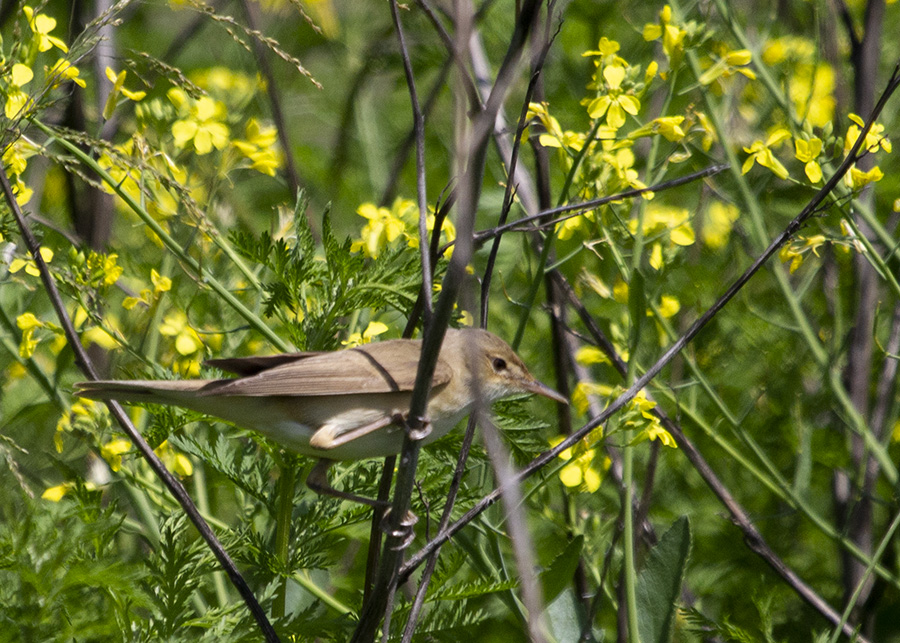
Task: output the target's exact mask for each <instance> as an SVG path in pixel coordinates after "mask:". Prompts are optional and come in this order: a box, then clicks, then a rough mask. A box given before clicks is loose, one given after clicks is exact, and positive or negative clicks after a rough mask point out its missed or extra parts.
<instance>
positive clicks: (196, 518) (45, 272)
mask: <svg viewBox="0 0 900 643" xmlns="http://www.w3.org/2000/svg"><path fill="white" fill-rule="evenodd" d="M0 188H2V190H3V196H4V197H5V199H6V203H7V205H8V207H9V209H10V211H11V212H12V213H13V217H14V218H15V219H16V223H17V224H18V226H19V231H20V232H21V234H22V239H23V240H24V242H25V246H26V247H27V248H28V251H29V252H30V253H31V256H32V259H33V260H34V263H35V265H36V266H37V268H38V270H39V271H40V274H41V281H42V282H43V284H44V289H45V291H46V292H47V296H48V297H49V299H50V302H51V304H52V305H53V308H54V310H55V311H56V315H57V317H58V318H59V323H60V325H61V326H62V328H63V331H64V333H65V336H66V340H67V342H68V344H69V346H70V347H71V349H72V351H73V352H74V353H75V362H76V363H77V364H78V365H79V367H80V368H81V370H82V372H83V373H84V374H85V376H86V377H88V378H89V379H91V380H96V379H98V377H97V372H96V370H95V369H94V366H93V363H92V362H91V360H90V358H89V357H88V354H87V352H86V351H85V349H84V348H83V347H82V345H81V339H80V338H79V337H78V333H77V332H76V331H75V327H74V326H73V325H72V320H71V319H70V318H69V314H68V312H67V310H66V307H65V304H64V303H63V301H62V297H61V296H60V294H59V289H58V288H57V287H56V281H55V280H54V278H53V275H52V274H51V273H50V270H49V268H48V267H47V264H46V263H45V262H44V259H43V257H42V256H41V253H40V249H41V248H40V244H39V243H38V241H37V239H36V238H35V236H34V235H33V234H32V232H31V230H30V229H29V228H28V225H27V224H26V222H25V217H24V215H23V213H22V210H21V208H20V207H19V204H18V203H17V202H16V199H15V196H14V195H13V193H12V187H11V186H10V184H9V178H8V177H7V176H6V170H5V169H4V168H3V167H0ZM106 404H107V406H108V407H109V411H110V413H111V414H112V416H113V417H114V418H115V419H116V421H117V422H118V423H119V425H120V426H121V427H122V429H123V430H124V431H125V433H126V434H127V435H128V437H129V439H130V440H131V442H132V443H133V444H134V445H135V447H136V448H137V449H138V451H140V452H141V455H142V456H143V457H144V459H145V460H146V461H147V464H149V465H150V468H151V469H152V470H153V472H154V473H155V474H156V475H157V476H158V477H159V479H160V480H162V482H163V484H164V485H165V486H166V488H168V490H169V492H170V493H171V494H172V496H173V497H174V498H175V500H177V501H178V504H180V505H181V507H182V509H183V510H184V512H185V513H186V514H187V516H188V518H189V519H190V520H191V522H192V523H193V524H194V526H195V527H196V528H197V531H199V532H200V535H201V536H202V537H203V540H205V541H206V544H207V545H208V546H209V548H210V549H211V550H212V552H213V554H214V555H215V556H216V559H218V561H219V564H220V565H221V566H222V569H224V570H225V573H226V574H228V578H229V579H230V580H231V582H232V584H233V585H234V586H235V588H237V590H238V593H240V595H241V597H242V598H243V599H244V602H245V603H246V604H247V607H248V609H249V610H250V612H251V613H252V614H253V618H254V619H256V622H257V624H258V625H259V628H260V630H262V632H263V635H264V636H265V639H266V641H268V642H270V643H276V642H278V641H279V638H278V635H277V634H276V633H275V629H274V628H273V627H272V624H271V623H269V619H268V618H266V613H265V611H264V610H263V609H262V607H261V606H260V604H259V602H258V601H257V600H256V597H255V596H254V595H253V592H252V591H251V589H250V587H249V586H248V585H247V582H246V581H245V580H244V578H243V576H241V573H240V572H239V571H238V569H237V567H236V566H235V564H234V561H232V560H231V557H230V556H229V555H228V552H227V551H225V548H224V547H223V546H222V543H220V542H219V540H218V538H216V535H215V534H214V533H213V531H212V529H210V527H209V525H208V524H207V523H206V521H205V520H204V519H203V516H201V515H200V512H199V511H198V510H197V507H196V505H194V502H193V501H192V500H191V497H190V496H189V495H188V492H187V491H186V490H185V488H184V487H183V486H182V484H181V483H180V482H179V481H178V479H177V478H176V477H175V476H174V475H173V474H172V473H171V472H169V470H168V469H166V466H165V465H164V464H163V463H162V461H161V460H160V459H159V457H158V456H157V455H156V454H155V453H154V452H153V449H152V448H150V445H149V444H147V441H146V440H144V438H143V436H142V435H141V434H140V432H138V430H137V429H136V428H135V427H134V425H133V424H132V423H131V420H130V419H129V418H128V415H127V414H126V413H125V410H124V409H123V408H122V406H121V405H120V404H119V403H118V402H115V401H111V400H110V401H108V402H107V403H106Z"/></svg>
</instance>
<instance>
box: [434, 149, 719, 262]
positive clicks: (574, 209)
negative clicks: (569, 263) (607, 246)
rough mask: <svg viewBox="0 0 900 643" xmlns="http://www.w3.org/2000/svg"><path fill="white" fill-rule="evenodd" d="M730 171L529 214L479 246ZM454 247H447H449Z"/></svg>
mask: <svg viewBox="0 0 900 643" xmlns="http://www.w3.org/2000/svg"><path fill="white" fill-rule="evenodd" d="M727 169H728V165H724V164H723V165H711V166H710V167H708V168H705V169H702V170H700V171H698V172H693V173H691V174H688V175H686V176H681V177H678V178H677V179H672V180H670V181H663V182H662V183H657V184H656V185H651V186H648V187H645V188H634V189H632V190H625V191H624V192H619V193H618V194H612V195H610V196H604V197H600V198H599V199H591V200H590V201H583V202H581V203H570V204H568V205H563V206H559V207H557V208H550V209H549V210H542V211H541V212H538V213H536V214H532V215H529V216H527V217H523V218H522V219H519V220H517V221H513V222H512V223H507V224H506V225H502V226H497V227H496V228H489V229H487V230H482V231H481V232H478V233H477V234H476V235H475V243H476V244H481V243H484V242H485V241H487V240H488V239H492V238H494V237H496V236H497V235H501V234H503V233H504V232H508V231H510V230H513V231H516V232H519V231H523V232H533V231H534V230H538V229H542V228H548V227H551V226H555V225H557V224H559V223H561V222H563V221H566V220H568V219H572V218H574V217H577V216H580V215H581V214H583V213H585V212H587V211H589V210H594V209H595V208H598V207H600V206H601V205H606V204H607V203H612V202H613V201H620V200H622V199H632V198H634V197H636V196H640V195H642V194H647V193H648V192H663V191H665V190H670V189H672V188H677V187H679V186H681V185H685V184H687V183H692V182H694V181H697V180H698V179H705V178H707V177H710V176H715V175H716V174H718V173H719V172H722V171H724V170H727ZM564 212H569V213H571V214H569V215H568V216H564V217H559V218H556V219H550V218H548V217H552V216H553V215H555V214H562V213H564ZM537 220H541V223H540V225H537V226H526V224H528V223H532V222H533V221H537ZM450 245H451V244H447V247H449V246H450Z"/></svg>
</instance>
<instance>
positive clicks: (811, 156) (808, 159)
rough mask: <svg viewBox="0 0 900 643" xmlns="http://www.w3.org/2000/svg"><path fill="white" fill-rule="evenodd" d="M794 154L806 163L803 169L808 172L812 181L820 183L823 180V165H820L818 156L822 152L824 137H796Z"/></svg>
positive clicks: (807, 174) (807, 176) (807, 175)
mask: <svg viewBox="0 0 900 643" xmlns="http://www.w3.org/2000/svg"><path fill="white" fill-rule="evenodd" d="M794 149H795V152H794V156H795V157H796V158H797V160H798V161H800V162H801V163H805V164H806V165H805V166H804V168H803V171H804V172H806V178H808V179H809V182H810V183H818V182H819V181H821V180H822V167H821V166H820V165H819V163H818V161H816V159H817V158H819V154H820V153H821V152H822V139H819V138H815V137H813V138H811V139H809V140H808V141H807V140H805V139H802V138H796V139H794Z"/></svg>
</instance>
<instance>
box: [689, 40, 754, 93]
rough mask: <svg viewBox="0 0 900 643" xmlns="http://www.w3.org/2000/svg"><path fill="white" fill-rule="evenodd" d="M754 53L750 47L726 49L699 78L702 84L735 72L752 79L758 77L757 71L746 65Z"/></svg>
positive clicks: (707, 83)
mask: <svg viewBox="0 0 900 643" xmlns="http://www.w3.org/2000/svg"><path fill="white" fill-rule="evenodd" d="M751 59H752V54H751V53H750V50H749V49H738V50H735V51H725V52H724V53H723V54H722V55H721V56H720V57H719V58H718V60H716V62H715V63H714V64H713V65H712V66H711V67H710V68H709V69H707V70H706V71H705V72H703V73H702V74H700V78H698V79H697V82H699V83H700V84H701V85H709V84H711V83H713V82H715V81H716V80H718V79H719V78H720V77H723V78H728V77H729V76H732V75H733V74H735V73H738V74H742V75H744V76H746V77H747V78H749V79H750V80H755V79H756V73H755V72H754V71H753V70H752V69H748V68H746V67H744V65H749V64H750V61H751Z"/></svg>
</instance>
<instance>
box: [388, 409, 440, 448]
mask: <svg viewBox="0 0 900 643" xmlns="http://www.w3.org/2000/svg"><path fill="white" fill-rule="evenodd" d="M393 421H394V424H396V425H397V426H402V427H404V428H405V429H406V432H407V434H409V439H410V440H412V441H413V442H418V441H419V440H424V439H425V438H427V437H428V436H429V435H431V431H432V426H431V422H429V421H428V420H427V419H425V418H419V422H418V424H419V426H418V427H417V428H413V427H412V426H410V422H409V418H407V417H406V416H405V415H401V414H399V413H398V414H396V415H394V417H393Z"/></svg>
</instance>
